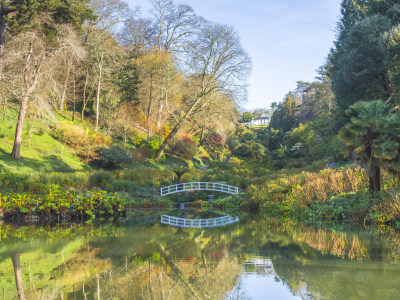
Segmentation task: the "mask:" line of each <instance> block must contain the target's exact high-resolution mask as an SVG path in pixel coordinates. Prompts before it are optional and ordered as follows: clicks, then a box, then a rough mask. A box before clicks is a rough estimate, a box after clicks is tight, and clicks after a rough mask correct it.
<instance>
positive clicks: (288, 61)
mask: <svg viewBox="0 0 400 300" xmlns="http://www.w3.org/2000/svg"><path fill="white" fill-rule="evenodd" d="M127 2H128V3H129V4H130V5H131V6H132V7H134V6H137V5H139V6H141V7H142V11H143V12H144V13H145V12H147V10H148V9H149V7H150V0H142V1H139V0H127ZM175 2H176V3H185V4H189V5H190V6H192V7H193V9H194V10H195V11H196V13H197V14H198V15H200V16H202V17H204V18H205V19H208V20H211V21H214V22H217V23H221V24H226V25H229V26H232V27H234V28H235V29H236V30H237V31H238V33H239V35H240V36H241V40H242V45H243V47H244V48H245V49H246V51H247V52H248V53H249V55H250V56H251V58H252V60H253V72H252V75H251V77H250V79H249V97H248V101H247V103H245V104H244V106H245V107H246V108H248V109H253V108H261V107H269V105H270V104H271V103H272V102H274V101H276V102H279V101H281V100H282V99H283V97H284V96H285V95H286V94H287V92H289V91H290V90H293V89H294V88H295V87H296V81H298V80H303V81H312V80H313V79H314V77H315V76H316V75H317V74H316V72H315V70H316V69H318V67H319V66H321V65H322V64H323V63H324V61H325V58H326V56H327V55H328V52H329V50H330V48H331V47H332V45H333V40H334V38H335V27H336V23H337V21H338V16H339V9H340V2H341V1H340V0H247V1H245V0H181V1H178V0H175Z"/></svg>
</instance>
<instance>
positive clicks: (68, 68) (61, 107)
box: [60, 59, 72, 110]
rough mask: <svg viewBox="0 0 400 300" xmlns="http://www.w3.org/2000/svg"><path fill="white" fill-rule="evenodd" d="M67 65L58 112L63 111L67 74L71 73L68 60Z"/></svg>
mask: <svg viewBox="0 0 400 300" xmlns="http://www.w3.org/2000/svg"><path fill="white" fill-rule="evenodd" d="M67 64H68V66H67V74H66V75H65V80H64V86H63V91H62V94H61V101H60V110H64V103H65V95H66V94H67V88H68V79H69V73H70V72H71V65H72V63H71V61H70V59H68V61H67Z"/></svg>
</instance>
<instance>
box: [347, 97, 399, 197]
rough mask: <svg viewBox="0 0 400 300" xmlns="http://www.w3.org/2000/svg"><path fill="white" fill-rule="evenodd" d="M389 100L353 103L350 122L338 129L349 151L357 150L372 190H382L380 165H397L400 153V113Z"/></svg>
mask: <svg viewBox="0 0 400 300" xmlns="http://www.w3.org/2000/svg"><path fill="white" fill-rule="evenodd" d="M389 101H390V99H389V100H388V101H382V100H374V101H368V102H362V101H360V102H356V103H354V104H353V105H352V106H350V107H349V109H348V110H347V111H346V114H347V115H348V116H349V117H350V123H348V124H347V125H345V126H344V127H343V128H342V129H341V130H340V132H339V138H340V139H341V140H342V141H343V142H344V143H345V144H346V146H347V154H350V153H352V152H355V153H356V154H357V155H358V157H359V158H360V159H361V161H362V162H363V163H364V164H365V167H366V171H367V173H368V177H369V190H370V192H371V193H375V192H379V191H380V189H381V167H387V168H395V167H396V164H397V163H398V159H397V158H398V157H399V153H400V151H399V150H400V149H399V146H400V143H399V141H400V139H399V137H400V114H399V113H398V112H396V111H395V110H394V109H393V108H392V107H391V106H390V105H389Z"/></svg>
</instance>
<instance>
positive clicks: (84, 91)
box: [81, 68, 89, 123]
mask: <svg viewBox="0 0 400 300" xmlns="http://www.w3.org/2000/svg"><path fill="white" fill-rule="evenodd" d="M88 78H89V69H88V68H86V77H85V85H84V86H83V107H82V113H81V122H82V123H83V119H84V118H85V109H86V104H87V100H86V89H87V85H88Z"/></svg>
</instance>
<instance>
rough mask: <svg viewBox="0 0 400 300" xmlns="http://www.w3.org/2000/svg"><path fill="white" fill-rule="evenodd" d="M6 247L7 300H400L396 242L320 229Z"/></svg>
mask: <svg viewBox="0 0 400 300" xmlns="http://www.w3.org/2000/svg"><path fill="white" fill-rule="evenodd" d="M0 238H1V242H0V298H1V296H3V295H2V293H4V297H3V298H4V299H18V298H19V296H18V291H19V295H20V297H22V296H21V295H22V293H23V294H24V296H25V297H26V298H27V299H60V298H61V297H62V298H63V299H99V298H100V299H302V298H303V299H398V298H399V296H400V287H399V285H398V282H399V280H400V264H399V257H400V256H399V253H400V244H399V243H398V241H400V235H399V234H398V233H390V234H389V233H386V234H381V233H378V232H370V231H360V232H349V231H339V230H336V231H333V230H324V229H314V228H311V227H308V226H305V225H303V224H298V223H294V222H290V221H282V220H275V219H271V218H268V219H267V218H255V217H254V216H253V217H250V218H247V219H245V218H243V219H242V220H241V221H240V222H238V223H235V224H232V225H230V226H226V227H219V228H207V229H204V228H197V229H190V228H180V227H170V226H165V225H161V224H160V223H159V222H158V221H155V222H154V223H153V224H144V225H135V226H133V225H132V226H125V227H116V226H112V225H107V226H100V227H94V226H78V225H68V226H66V225H65V226H58V227H51V228H43V227H42V228H40V227H33V226H27V227H20V228H14V227H12V226H8V225H1V226H0ZM18 261H19V262H18ZM13 262H14V264H13ZM18 263H19V265H20V267H18ZM17 277H18V278H17ZM16 279H17V280H16Z"/></svg>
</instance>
